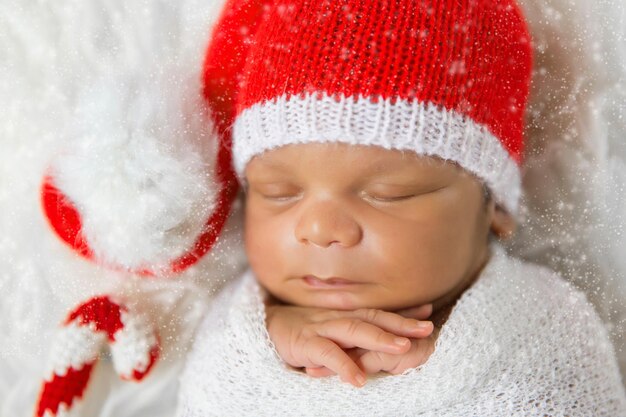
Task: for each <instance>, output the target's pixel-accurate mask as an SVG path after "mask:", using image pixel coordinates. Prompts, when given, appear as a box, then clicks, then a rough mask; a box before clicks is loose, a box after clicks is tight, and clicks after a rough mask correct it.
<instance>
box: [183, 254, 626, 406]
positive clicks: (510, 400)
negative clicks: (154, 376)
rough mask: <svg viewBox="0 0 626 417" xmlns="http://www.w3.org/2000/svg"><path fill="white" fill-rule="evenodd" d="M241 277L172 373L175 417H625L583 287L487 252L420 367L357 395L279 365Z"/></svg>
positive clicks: (377, 380) (333, 381) (623, 398)
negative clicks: (176, 385) (176, 388)
mask: <svg viewBox="0 0 626 417" xmlns="http://www.w3.org/2000/svg"><path fill="white" fill-rule="evenodd" d="M265 296H266V293H265V290H263V289H262V288H261V287H259V285H258V284H257V282H256V280H255V279H254V276H253V275H252V273H251V272H250V271H248V272H247V273H246V274H244V275H243V276H242V278H241V279H240V280H237V281H235V282H234V283H233V284H231V285H230V286H229V287H227V288H226V289H225V290H224V291H223V292H222V293H220V294H219V295H218V297H217V298H216V299H215V302H214V303H213V304H212V305H211V307H210V310H209V312H208V314H207V316H206V317H205V319H204V321H203V322H202V324H201V325H200V327H199V330H198V333H197V337H196V339H195V344H194V346H193V348H192V350H191V352H190V355H189V357H188V362H187V364H186V368H185V370H184V372H183V374H182V376H181V388H180V392H179V404H178V414H177V415H178V416H179V417H200V416H202V417H207V416H242V417H243V416H255V417H262V416H272V417H280V416H303V417H304V416H315V417H322V416H354V417H362V416H394V417H398V416H417V415H419V416H439V417H441V416H454V417H459V416H482V417H496V416H497V417H502V416H563V415H568V416H570V417H574V416H585V417H588V416H592V415H593V416H607V417H609V416H611V417H615V416H626V394H625V393H624V388H623V386H622V383H621V381H620V374H619V371H618V367H617V362H616V359H615V353H614V349H613V346H612V345H611V342H610V341H609V338H608V335H607V331H606V329H605V327H604V325H603V323H602V321H601V320H600V318H599V317H598V315H597V314H596V312H595V310H594V309H593V307H592V306H591V304H589V303H588V301H587V300H586V298H585V296H584V295H583V293H582V292H580V291H578V290H576V289H575V287H573V286H572V285H571V284H569V283H567V282H566V281H564V280H563V279H562V278H560V277H559V276H558V275H556V274H555V273H553V272H551V271H549V270H547V269H545V268H543V267H539V266H536V265H533V264H529V263H523V262H521V261H518V260H516V259H514V258H510V257H508V256H507V255H506V253H505V252H504V250H503V249H502V248H501V247H498V246H495V247H494V250H493V255H492V258H491V261H490V262H489V264H488V265H487V266H486V268H485V269H484V271H483V273H482V275H481V277H480V278H479V279H478V280H477V281H476V282H475V283H474V285H473V286H472V287H471V288H470V289H468V290H467V291H466V292H465V293H463V295H462V296H461V298H460V299H459V300H458V302H457V303H456V305H455V307H454V309H453V310H452V312H451V314H450V316H449V318H448V321H447V322H446V323H445V324H444V326H443V327H442V329H441V332H440V334H439V337H438V339H437V342H436V345H435V351H434V353H433V354H432V355H431V356H430V358H429V359H428V361H427V362H426V363H425V364H423V365H421V366H420V367H418V368H414V369H410V370H408V371H406V372H405V373H403V374H401V375H396V376H390V375H383V374H379V375H377V376H374V377H370V379H369V381H368V383H367V384H366V385H365V386H364V387H363V388H360V389H358V388H354V387H353V386H351V385H349V384H346V383H343V382H341V381H340V380H339V378H338V377H337V376H332V377H326V378H319V379H318V378H312V377H309V376H307V375H306V374H304V373H302V372H300V371H298V370H294V369H292V368H290V367H288V366H287V365H285V364H284V362H282V361H281V359H280V358H279V356H278V354H277V353H276V351H275V349H274V347H273V345H272V343H271V341H270V339H269V336H268V334H267V330H266V327H265V309H264V304H263V299H264V297H265Z"/></svg>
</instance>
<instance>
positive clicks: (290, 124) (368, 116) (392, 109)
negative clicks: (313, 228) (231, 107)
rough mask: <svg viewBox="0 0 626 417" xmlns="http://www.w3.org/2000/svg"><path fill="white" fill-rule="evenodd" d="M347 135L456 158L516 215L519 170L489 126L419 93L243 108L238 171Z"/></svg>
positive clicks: (280, 101) (296, 99)
mask: <svg viewBox="0 0 626 417" xmlns="http://www.w3.org/2000/svg"><path fill="white" fill-rule="evenodd" d="M311 142H342V143H347V144H354V145H376V146H381V147H383V148H385V149H397V150H411V151H414V152H416V153H417V154H418V155H430V156H437V157H439V158H442V159H444V160H448V161H453V162H455V163H457V164H459V165H460V166H461V167H463V168H465V169H466V170H468V171H469V172H471V173H473V174H475V175H476V176H477V177H479V178H480V179H482V180H483V181H484V182H485V183H486V184H487V186H488V187H489V188H490V189H491V191H492V192H493V195H494V197H495V199H496V202H498V203H499V204H501V205H502V206H503V207H504V208H505V209H507V210H508V211H509V212H510V213H511V214H513V215H516V214H517V208H518V203H519V199H520V194H521V178H520V169H519V167H518V165H517V163H516V162H515V161H514V160H513V159H512V158H511V156H510V155H509V153H508V152H507V150H506V149H505V148H504V147H503V146H502V143H501V142H500V140H499V139H498V138H497V137H495V136H494V135H493V134H492V133H491V132H490V131H489V130H488V129H487V128H486V127H485V126H482V125H480V124H478V123H476V122H474V121H473V120H472V119H471V118H469V117H466V116H463V115H461V114H459V113H457V112H454V111H450V110H446V109H445V108H442V107H440V106H436V105H433V104H430V103H423V102H419V101H417V100H411V101H409V100H400V99H396V100H395V102H393V103H392V101H391V100H390V99H380V100H378V102H374V101H372V100H371V99H369V98H368V97H363V96H351V97H345V96H340V97H339V99H337V98H335V97H331V96H329V95H326V94H315V93H314V94H309V95H303V96H291V97H287V96H281V97H278V98H276V99H274V100H271V101H266V102H262V103H257V104H254V105H252V106H251V107H249V108H246V109H244V110H243V111H242V112H241V114H240V115H239V116H238V117H237V118H236V120H235V123H234V126H233V158H234V165H235V170H236V172H237V175H238V176H239V179H240V180H242V181H243V180H244V169H245V167H246V165H247V163H248V162H249V161H250V159H251V158H252V157H254V156H255V155H257V154H260V153H262V152H264V151H267V150H270V149H273V148H277V147H280V146H283V145H288V144H297V143H300V144H304V143H311Z"/></svg>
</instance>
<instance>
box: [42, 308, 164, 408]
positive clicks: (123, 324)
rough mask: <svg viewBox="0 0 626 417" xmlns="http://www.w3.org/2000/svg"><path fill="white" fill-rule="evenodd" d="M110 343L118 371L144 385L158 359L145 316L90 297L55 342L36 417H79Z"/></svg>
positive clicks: (70, 315) (157, 347)
mask: <svg viewBox="0 0 626 417" xmlns="http://www.w3.org/2000/svg"><path fill="white" fill-rule="evenodd" d="M106 343H108V344H109V345H110V349H111V355H112V357H113V364H114V367H115V370H116V372H117V373H118V374H119V375H120V376H121V377H122V378H124V379H127V380H135V381H139V380H141V379H142V378H143V377H144V376H145V375H146V374H147V373H148V372H149V371H150V369H151V368H152V366H153V365H154V363H155V362H156V360H157V358H158V356H159V340H158V336H157V334H156V331H155V330H154V328H152V327H151V326H150V324H149V322H148V320H146V317H145V316H143V315H141V314H137V313H133V312H131V311H129V310H128V309H127V308H126V307H125V306H123V305H122V304H120V303H116V302H114V301H112V300H111V298H110V297H108V296H100V297H94V298H91V299H89V300H88V301H86V302H84V303H82V304H81V305H79V306H78V307H76V308H75V309H74V310H73V311H72V312H70V314H69V315H68V317H67V319H66V320H65V322H64V323H63V326H62V328H61V329H60V331H59V334H58V335H57V336H56V338H55V340H54V342H53V345H52V349H51V352H50V353H51V356H50V365H49V369H48V372H47V373H46V378H45V380H44V382H43V384H42V388H41V393H40V396H39V401H38V403H37V408H36V411H35V415H36V416H37V417H61V416H63V417H70V416H80V415H81V412H80V409H81V405H82V398H83V394H84V391H85V389H86V388H87V386H88V384H89V380H90V377H91V372H92V370H93V367H94V365H95V363H96V361H97V360H98V356H99V354H100V351H101V350H102V348H103V347H104V346H105V344H106Z"/></svg>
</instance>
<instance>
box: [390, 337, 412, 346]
mask: <svg viewBox="0 0 626 417" xmlns="http://www.w3.org/2000/svg"><path fill="white" fill-rule="evenodd" d="M393 343H395V344H396V345H398V346H406V344H407V343H409V339H407V338H406V337H396V338H395V339H393Z"/></svg>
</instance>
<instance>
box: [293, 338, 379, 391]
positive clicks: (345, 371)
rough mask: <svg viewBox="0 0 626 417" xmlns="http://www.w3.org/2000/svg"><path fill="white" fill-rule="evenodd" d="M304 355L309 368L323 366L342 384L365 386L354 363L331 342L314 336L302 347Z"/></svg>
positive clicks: (360, 372)
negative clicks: (332, 372)
mask: <svg viewBox="0 0 626 417" xmlns="http://www.w3.org/2000/svg"><path fill="white" fill-rule="evenodd" d="M304 355H305V356H306V358H307V359H308V361H309V362H310V363H311V366H313V365H317V366H320V365H321V366H325V367H327V368H328V369H330V370H332V371H334V372H335V373H337V374H339V376H340V378H341V380H342V381H344V382H349V383H351V384H352V385H354V386H355V387H358V388H360V387H362V386H363V385H365V383H366V381H367V379H366V376H365V375H364V374H363V372H362V371H361V369H359V367H358V366H357V365H356V363H354V361H353V360H352V359H351V358H350V357H349V356H348V354H347V353H346V352H344V351H343V349H341V348H340V347H339V346H337V345H336V344H335V343H333V342H332V341H330V340H328V339H326V338H324V337H319V336H315V337H312V338H310V339H308V340H307V342H306V343H305V345H304Z"/></svg>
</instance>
